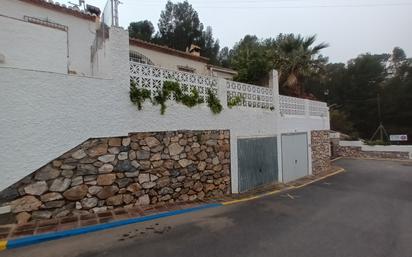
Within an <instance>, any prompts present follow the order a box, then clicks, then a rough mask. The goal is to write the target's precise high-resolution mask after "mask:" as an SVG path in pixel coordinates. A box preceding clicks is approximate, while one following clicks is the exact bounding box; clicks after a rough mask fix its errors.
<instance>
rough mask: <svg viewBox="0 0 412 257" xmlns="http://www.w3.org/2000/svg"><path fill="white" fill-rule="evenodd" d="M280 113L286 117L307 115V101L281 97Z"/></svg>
mask: <svg viewBox="0 0 412 257" xmlns="http://www.w3.org/2000/svg"><path fill="white" fill-rule="evenodd" d="M279 106H280V113H281V114H286V115H305V113H306V108H305V99H301V98H296V97H290V96H285V95H279Z"/></svg>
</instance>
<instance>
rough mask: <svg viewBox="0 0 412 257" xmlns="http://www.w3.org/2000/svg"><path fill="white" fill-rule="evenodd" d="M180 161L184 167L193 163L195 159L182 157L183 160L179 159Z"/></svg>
mask: <svg viewBox="0 0 412 257" xmlns="http://www.w3.org/2000/svg"><path fill="white" fill-rule="evenodd" d="M178 162H179V164H180V166H182V168H186V167H187V166H189V165H190V164H192V163H193V161H191V160H188V159H182V160H179V161H178Z"/></svg>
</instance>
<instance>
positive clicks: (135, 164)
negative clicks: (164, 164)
mask: <svg viewBox="0 0 412 257" xmlns="http://www.w3.org/2000/svg"><path fill="white" fill-rule="evenodd" d="M131 164H132V166H133V167H135V168H136V169H138V168H140V164H139V163H138V162H137V161H132V162H131Z"/></svg>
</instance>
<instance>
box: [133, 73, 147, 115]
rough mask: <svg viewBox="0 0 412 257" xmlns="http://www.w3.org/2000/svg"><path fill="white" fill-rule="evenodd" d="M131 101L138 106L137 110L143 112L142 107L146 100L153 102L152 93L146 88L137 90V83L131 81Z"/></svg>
mask: <svg viewBox="0 0 412 257" xmlns="http://www.w3.org/2000/svg"><path fill="white" fill-rule="evenodd" d="M129 96H130V101H132V103H134V104H135V105H137V109H138V110H141V109H142V105H143V103H144V101H146V99H149V100H151V96H150V91H149V90H147V89H144V88H137V87H136V82H134V81H133V80H132V81H130V92H129Z"/></svg>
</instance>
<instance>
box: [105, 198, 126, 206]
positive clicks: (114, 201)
mask: <svg viewBox="0 0 412 257" xmlns="http://www.w3.org/2000/svg"><path fill="white" fill-rule="evenodd" d="M106 204H107V205H114V206H117V205H121V204H123V195H115V196H111V197H109V198H107V200H106Z"/></svg>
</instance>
